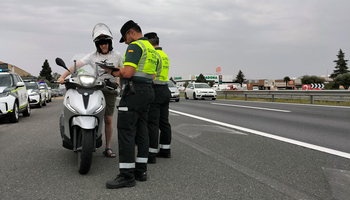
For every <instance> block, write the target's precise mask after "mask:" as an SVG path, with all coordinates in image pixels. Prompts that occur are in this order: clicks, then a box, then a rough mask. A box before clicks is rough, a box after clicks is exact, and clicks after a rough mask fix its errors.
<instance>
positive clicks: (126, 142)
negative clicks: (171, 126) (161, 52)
mask: <svg viewBox="0 0 350 200" xmlns="http://www.w3.org/2000/svg"><path fill="white" fill-rule="evenodd" d="M120 33H121V35H122V38H121V39H120V41H119V42H120V43H122V42H125V44H128V45H129V46H128V48H127V49H126V53H125V56H124V67H123V68H118V69H113V70H112V69H111V70H109V73H111V74H112V75H113V76H118V77H120V78H121V80H120V84H121V87H122V91H121V99H120V102H119V106H118V124H117V128H118V144H119V172H120V174H119V175H118V176H117V178H116V179H115V180H111V181H108V182H107V183H106V186H107V188H110V189H117V188H122V187H133V186H135V179H136V180H138V181H146V180H147V160H148V148H149V138H148V131H147V117H148V111H149V106H150V103H151V102H152V101H153V99H154V90H153V88H152V85H151V84H152V81H153V76H154V74H155V71H156V67H157V62H158V57H157V54H156V51H155V49H154V48H153V46H152V45H151V44H150V43H149V42H148V40H147V38H145V37H143V36H142V31H141V28H140V26H139V25H138V24H137V23H135V22H134V21H132V20H129V21H127V22H126V23H125V24H124V25H123V26H122V28H121V29H120ZM135 144H136V145H137V156H136V160H135Z"/></svg>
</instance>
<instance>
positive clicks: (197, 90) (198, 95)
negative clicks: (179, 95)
mask: <svg viewBox="0 0 350 200" xmlns="http://www.w3.org/2000/svg"><path fill="white" fill-rule="evenodd" d="M216 96H217V94H216V91H215V90H214V89H213V88H211V87H210V86H209V85H208V84H207V83H190V84H188V86H187V87H186V89H185V99H189V98H193V99H206V98H211V99H212V100H215V99H216Z"/></svg>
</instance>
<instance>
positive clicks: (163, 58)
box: [154, 49, 169, 85]
mask: <svg viewBox="0 0 350 200" xmlns="http://www.w3.org/2000/svg"><path fill="white" fill-rule="evenodd" d="M156 52H157V55H158V57H159V60H160V61H159V65H158V68H157V71H156V77H155V79H154V84H157V85H165V84H167V81H168V80H169V79H168V73H169V59H168V56H167V55H166V54H165V53H164V51H162V50H161V49H156Z"/></svg>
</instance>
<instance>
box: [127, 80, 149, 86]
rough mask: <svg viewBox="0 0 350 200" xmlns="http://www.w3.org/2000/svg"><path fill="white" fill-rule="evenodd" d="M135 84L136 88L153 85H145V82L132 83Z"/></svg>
mask: <svg viewBox="0 0 350 200" xmlns="http://www.w3.org/2000/svg"><path fill="white" fill-rule="evenodd" d="M132 83H133V84H134V86H136V87H138V86H150V85H151V83H143V82H134V81H133V82H132Z"/></svg>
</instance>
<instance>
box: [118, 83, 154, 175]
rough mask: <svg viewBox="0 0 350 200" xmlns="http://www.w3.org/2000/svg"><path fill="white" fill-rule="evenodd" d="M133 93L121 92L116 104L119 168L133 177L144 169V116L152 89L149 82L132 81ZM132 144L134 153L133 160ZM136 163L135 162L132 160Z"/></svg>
mask: <svg viewBox="0 0 350 200" xmlns="http://www.w3.org/2000/svg"><path fill="white" fill-rule="evenodd" d="M133 85H134V93H133V94H127V95H123V96H122V97H121V100H120V102H119V106H118V124H117V128H118V145H119V171H120V174H121V175H122V176H124V177H133V176H134V173H135V174H142V173H143V172H146V171H147V159H148V148H149V138H148V130H147V118H148V111H149V107H150V103H151V102H152V101H153V100H154V90H153V88H152V85H151V84H149V83H134V84H133ZM135 145H137V157H136V160H135ZM135 163H136V164H135Z"/></svg>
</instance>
